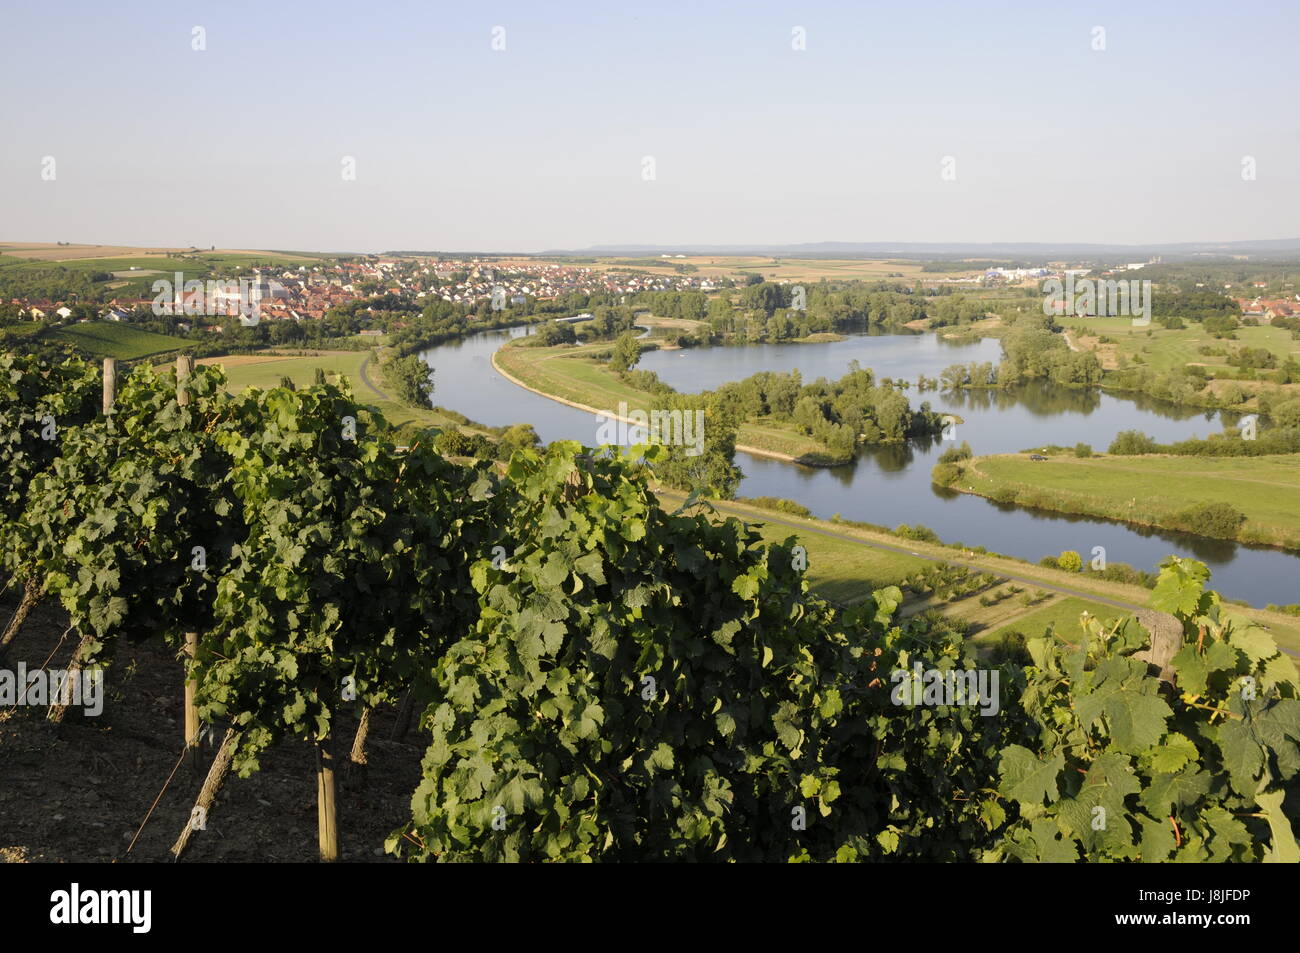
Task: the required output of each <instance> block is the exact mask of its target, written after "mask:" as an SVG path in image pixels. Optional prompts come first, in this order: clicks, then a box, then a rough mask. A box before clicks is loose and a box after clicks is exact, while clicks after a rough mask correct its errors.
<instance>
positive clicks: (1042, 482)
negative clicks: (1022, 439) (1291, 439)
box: [936, 453, 1300, 551]
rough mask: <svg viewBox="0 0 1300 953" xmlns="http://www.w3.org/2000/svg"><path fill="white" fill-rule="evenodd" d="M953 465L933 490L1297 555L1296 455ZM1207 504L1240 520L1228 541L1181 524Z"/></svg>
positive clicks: (1299, 496) (1003, 459) (984, 460)
mask: <svg viewBox="0 0 1300 953" xmlns="http://www.w3.org/2000/svg"><path fill="white" fill-rule="evenodd" d="M955 466H956V467H957V470H956V471H949V473H948V474H947V475H949V476H952V474H953V473H954V472H955V473H956V474H957V475H956V476H955V477H954V478H953V479H951V481H950V482H946V483H942V484H941V485H945V486H947V487H949V488H950V489H953V490H957V491H959V492H962V493H972V494H974V495H976V496H983V497H986V498H987V499H991V500H994V501H996V502H999V503H1014V504H1016V505H1018V506H1025V507H1031V508H1034V509H1040V510H1051V511H1054V512H1058V513H1069V514H1072V515H1077V516H1092V517H1101V518H1103V519H1112V520H1120V521H1122V522H1125V523H1129V524H1133V525H1137V526H1149V527H1155V528H1158V529H1166V530H1173V531H1177V532H1191V533H1194V534H1198V535H1205V536H1210V537H1211V538H1220V539H1224V538H1227V539H1233V540H1235V541H1237V542H1241V543H1249V544H1252V545H1260V546H1272V547H1276V548H1279V549H1286V550H1290V551H1300V454H1285V455H1277V456H1260V457H1189V456H1169V455H1163V454H1144V455H1141V456H1110V455H1099V456H1095V457H1088V458H1079V457H1069V456H1052V457H1051V458H1050V459H1047V460H1033V459H1031V458H1030V456H1029V455H1028V454H1023V453H1020V454H997V455H991V456H981V457H973V458H971V459H969V460H965V461H960V462H958V463H957V464H956V465H955ZM937 469H938V468H936V470H937ZM1213 503H1219V504H1226V505H1228V506H1231V507H1233V508H1234V509H1236V510H1237V511H1239V512H1240V513H1242V514H1243V515H1244V516H1245V521H1244V522H1242V523H1240V525H1239V526H1237V527H1235V534H1234V535H1230V534H1229V533H1224V532H1215V529H1214V527H1213V526H1212V525H1209V524H1201V525H1195V524H1191V525H1189V523H1188V518H1189V514H1194V513H1195V512H1196V508H1197V507H1200V506H1202V505H1204V504H1213Z"/></svg>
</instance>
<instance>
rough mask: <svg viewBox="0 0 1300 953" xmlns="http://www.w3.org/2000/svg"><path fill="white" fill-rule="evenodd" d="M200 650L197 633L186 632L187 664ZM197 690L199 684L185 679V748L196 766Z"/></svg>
mask: <svg viewBox="0 0 1300 953" xmlns="http://www.w3.org/2000/svg"><path fill="white" fill-rule="evenodd" d="M198 650H199V634H198V633H197V632H186V633H185V658H186V662H187V664H189V663H192V662H193V661H194V656H195V655H196V654H197V653H198ZM197 689H198V685H197V683H196V682H195V681H194V679H193V678H192V677H190V676H188V675H187V676H186V678H185V747H187V748H189V749H190V758H191V761H192V762H193V763H194V764H197V763H198V750H199V706H198V705H197V704H195V701H194V695H195V692H196V690H197Z"/></svg>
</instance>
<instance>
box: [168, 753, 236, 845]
mask: <svg viewBox="0 0 1300 953" xmlns="http://www.w3.org/2000/svg"><path fill="white" fill-rule="evenodd" d="M238 744H239V733H238V732H237V731H235V729H233V728H230V729H227V731H226V736H225V737H224V738H223V739H222V740H221V747H220V748H218V749H217V756H216V757H215V758H214V759H213V760H212V767H211V768H209V769H208V777H207V779H206V780H205V781H204V782H203V788H202V789H201V790H200V791H199V797H198V800H196V801H195V802H194V808H193V810H191V811H190V816H189V819H188V820H187V821H186V822H185V827H184V828H183V829H182V830H181V836H180V837H178V838H176V843H175V844H173V845H172V857H173V858H174V859H175V860H180V859H181V854H183V853H185V848H186V847H187V846H189V843H190V836H191V835H192V834H193V833H194V832H195V831H202V830H206V829H207V824H208V815H209V814H210V813H211V811H212V805H213V804H214V803H216V800H217V792H219V791H220V790H221V785H222V784H224V783H225V780H226V775H228V774H229V773H230V762H231V761H232V760H233V759H234V757H235V747H236V746H237V745H238Z"/></svg>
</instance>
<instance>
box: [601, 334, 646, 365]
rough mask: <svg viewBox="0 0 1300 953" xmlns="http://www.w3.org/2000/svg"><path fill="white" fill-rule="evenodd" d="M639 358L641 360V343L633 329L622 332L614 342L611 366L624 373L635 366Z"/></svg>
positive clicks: (610, 359) (610, 360)
mask: <svg viewBox="0 0 1300 953" xmlns="http://www.w3.org/2000/svg"><path fill="white" fill-rule="evenodd" d="M639 360H641V344H640V342H639V341H637V336H636V335H635V334H633V333H632V332H631V331H627V332H625V333H623V334H620V335H619V336H618V340H617V341H615V342H614V351H613V353H612V354H611V355H610V358H609V366H610V368H611V369H612V370H614V371H617V372H619V373H622V372H623V371H629V370H631V369H632V368H633V367H635V366H636V363H637V361H639Z"/></svg>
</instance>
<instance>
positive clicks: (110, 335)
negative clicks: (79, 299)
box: [53, 321, 189, 361]
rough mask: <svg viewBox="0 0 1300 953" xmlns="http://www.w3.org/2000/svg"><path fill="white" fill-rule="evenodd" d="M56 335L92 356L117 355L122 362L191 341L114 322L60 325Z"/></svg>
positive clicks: (182, 346) (180, 345)
mask: <svg viewBox="0 0 1300 953" xmlns="http://www.w3.org/2000/svg"><path fill="white" fill-rule="evenodd" d="M53 336H54V337H55V338H56V339H58V340H61V341H66V342H67V343H68V344H71V345H72V346H73V347H74V348H76V349H77V350H78V351H80V352H81V353H83V354H86V355H88V356H90V357H115V358H117V359H118V360H122V361H134V360H138V359H139V358H142V357H149V356H150V355H153V354H164V353H166V352H167V351H175V350H180V349H181V348H184V347H186V346H188V344H189V342H187V341H186V340H184V339H183V338H175V337H170V336H168V335H166V334H155V333H154V332H153V331H142V330H140V329H139V328H133V327H131V326H130V325H127V324H115V323H113V322H110V321H89V322H87V323H85V324H72V325H68V326H67V327H64V328H59V329H58V330H57V331H55V332H54V334H53Z"/></svg>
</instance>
